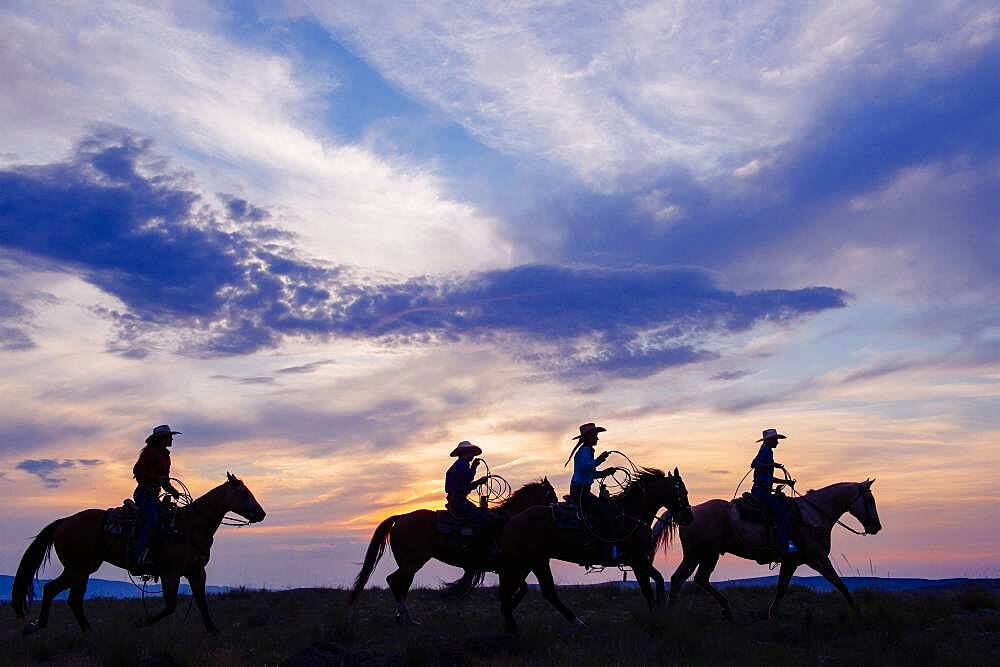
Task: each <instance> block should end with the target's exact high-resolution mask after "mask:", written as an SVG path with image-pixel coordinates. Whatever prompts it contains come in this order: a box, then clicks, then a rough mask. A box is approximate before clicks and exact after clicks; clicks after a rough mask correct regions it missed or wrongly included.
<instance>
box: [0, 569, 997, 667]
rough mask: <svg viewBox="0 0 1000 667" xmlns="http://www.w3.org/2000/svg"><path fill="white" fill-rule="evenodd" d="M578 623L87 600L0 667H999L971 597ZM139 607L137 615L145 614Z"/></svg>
mask: <svg viewBox="0 0 1000 667" xmlns="http://www.w3.org/2000/svg"><path fill="white" fill-rule="evenodd" d="M562 593H563V596H564V599H565V600H566V602H567V603H568V604H569V605H570V606H571V607H573V608H574V609H576V610H578V612H579V613H580V615H581V616H582V617H583V618H584V619H585V620H586V621H587V623H588V625H589V627H588V628H587V629H586V630H575V629H574V628H572V627H570V625H569V624H568V623H566V621H564V620H563V619H562V617H561V616H559V615H558V614H557V613H556V612H555V611H554V610H552V609H551V608H550V607H549V605H548V604H547V603H546V602H545V601H544V600H542V599H541V596H540V595H539V594H538V592H537V591H534V590H533V591H531V592H530V593H529V594H528V597H527V598H526V599H525V601H524V603H523V604H522V605H521V607H520V608H519V609H518V613H517V617H518V620H519V621H520V623H521V631H520V633H519V634H518V635H517V636H516V637H512V636H509V635H505V634H504V633H503V632H502V626H501V622H500V616H499V609H498V604H497V598H496V590H495V589H485V590H480V591H476V592H475V593H474V594H473V595H471V596H469V597H467V598H465V599H463V600H459V601H451V600H447V599H444V598H443V597H442V595H441V593H439V592H438V591H429V590H418V591H414V592H413V593H412V594H411V600H410V610H411V612H412V614H413V616H414V618H415V619H417V620H418V621H420V622H421V624H420V625H415V626H411V627H405V628H403V627H399V626H397V625H396V624H395V623H394V622H393V612H394V610H395V605H394V603H393V602H392V600H391V596H390V595H389V594H388V593H387V592H386V591H385V590H379V589H374V590H369V591H366V592H365V594H364V596H363V597H362V598H361V600H360V602H359V603H358V604H357V605H356V607H355V608H354V609H353V610H350V611H349V610H348V609H346V608H345V605H344V602H345V599H346V592H345V591H341V590H326V589H307V590H292V591H281V592H267V591H260V592H253V591H233V592H230V593H226V594H222V595H216V596H213V597H211V598H210V601H209V604H210V606H211V609H212V612H213V614H214V617H215V620H216V622H217V624H218V625H219V627H220V628H221V630H222V632H221V634H220V635H219V636H215V637H212V636H207V635H206V634H205V632H204V630H203V626H202V624H201V619H200V617H199V615H198V611H197V609H192V610H191V613H190V616H189V617H188V618H187V620H186V621H185V619H184V615H185V612H186V611H187V609H188V601H189V598H182V599H181V605H180V607H179V612H178V614H177V616H176V617H174V618H173V619H168V620H166V621H164V622H163V624H162V625H160V626H157V627H153V628H144V629H135V628H133V623H134V621H135V619H136V618H137V617H139V616H140V615H141V613H142V604H141V602H140V601H138V600H88V601H87V610H88V613H89V615H90V619H91V622H92V623H93V625H94V632H93V633H91V634H90V635H89V636H83V635H81V633H80V632H79V630H78V629H77V627H76V624H75V622H74V621H73V618H72V614H71V613H70V611H69V609H68V608H67V607H66V605H65V603H63V602H57V603H56V604H55V606H54V608H53V614H52V619H51V621H50V625H49V627H48V628H47V629H46V630H44V631H42V632H40V633H38V634H36V635H33V636H30V637H21V635H20V629H21V627H22V623H20V622H18V621H16V620H15V618H14V613H13V611H12V610H11V609H10V608H9V607H6V606H5V607H4V608H2V609H0V612H2V614H3V618H4V621H3V623H2V627H3V631H2V634H0V664H38V663H47V664H58V665H135V664H140V665H150V666H152V665H157V666H163V667H166V666H173V665H192V666H195V665H197V666H199V667H200V666H203V665H206V666H207V665H238V664H255V665H276V664H287V665H298V666H312V665H339V664H344V665H352V664H359V665H360V664H363V665H379V664H384V665H403V664H413V665H421V664H428V665H429V664H447V665H449V666H451V667H457V666H458V665H466V664H468V665H522V664H527V665H550V664H555V665H574V666H578V665H609V664H628V665H643V664H649V665H653V664H736V663H740V664H768V665H774V664H789V665H811V664H824V665H826V664H847V663H850V664H851V665H864V664H870V665H884V664H905V663H908V664H910V665H926V664H944V663H948V664H1000V641H998V640H1000V596H998V594H997V592H996V591H991V590H987V589H976V588H973V589H961V590H947V591H936V592H898V593H888V592H874V591H860V592H859V593H858V594H857V598H858V601H859V602H860V604H861V605H862V607H863V609H864V610H865V612H866V620H865V621H864V622H862V621H858V620H856V619H855V618H853V617H852V616H851V614H850V613H849V612H848V610H847V607H846V605H845V604H844V602H843V600H842V599H840V597H839V595H838V594H835V593H815V592H813V591H811V590H808V589H805V588H800V587H793V588H792V589H791V590H790V592H789V595H788V596H787V598H786V602H785V605H784V607H783V615H782V618H780V619H778V620H777V621H774V622H772V621H768V620H767V619H766V618H765V616H766V608H767V605H768V603H769V601H770V596H771V594H772V591H770V590H768V589H761V588H731V589H728V590H727V591H726V593H727V595H728V596H729V597H730V599H731V600H732V601H733V604H734V608H735V609H736V610H737V614H736V620H735V622H733V623H727V622H726V621H724V620H723V619H722V617H721V615H720V614H719V610H718V607H717V606H715V603H714V601H712V600H711V599H710V598H708V597H707V596H706V595H704V594H702V593H701V592H700V591H699V590H696V589H693V588H688V589H686V590H685V595H686V597H684V598H682V600H681V602H680V604H679V606H678V609H677V610H676V613H674V614H673V615H668V614H667V613H665V612H662V611H659V612H654V613H650V612H649V611H647V610H646V608H645V606H644V604H642V602H641V600H640V596H639V593H638V592H636V591H635V590H624V589H619V588H616V587H613V586H591V587H584V588H564V589H562ZM158 603H159V601H158V600H154V601H152V602H150V603H148V604H150V606H152V605H158Z"/></svg>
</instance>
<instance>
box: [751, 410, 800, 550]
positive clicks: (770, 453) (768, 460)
mask: <svg viewBox="0 0 1000 667" xmlns="http://www.w3.org/2000/svg"><path fill="white" fill-rule="evenodd" d="M761 435H762V436H763V437H761V439H760V440H758V441H757V442H760V443H763V444H761V446H760V451H758V452H757V456H755V457H754V460H753V462H752V463H751V464H750V467H751V468H753V487H752V488H751V489H750V493H751V494H752V495H753V497H754V498H756V499H757V500H759V501H760V502H761V503H763V505H764V506H765V507H767V508H768V510H770V512H771V514H772V516H774V520H775V522H776V523H777V528H778V530H777V533H778V534H777V542H778V550H779V551H780V552H781V553H783V554H784V553H795V552H796V551H798V549H797V548H796V547H795V543H794V542H792V541H791V540H790V539H789V538H788V510H786V509H785V504H784V503H783V502H782V499H781V498H779V497H778V496H777V495H775V494H774V493H772V492H771V486H772V485H773V484H774V469H775V468H780V469H781V470H784V469H785V466H783V465H781V464H780V463H775V461H774V448H775V447H777V446H778V440H784V439H785V436H783V435H781V434H780V433H778V431H777V430H776V429H773V428H768V429H764V431H763V433H762V434H761ZM782 483H783V484H788V485H789V486H794V484H795V481H794V480H786V481H784V482H782Z"/></svg>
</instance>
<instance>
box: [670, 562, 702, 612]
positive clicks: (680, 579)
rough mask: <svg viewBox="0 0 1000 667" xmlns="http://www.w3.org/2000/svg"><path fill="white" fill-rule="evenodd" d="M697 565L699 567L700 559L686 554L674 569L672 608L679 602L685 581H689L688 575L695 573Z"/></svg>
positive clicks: (671, 587)
mask: <svg viewBox="0 0 1000 667" xmlns="http://www.w3.org/2000/svg"><path fill="white" fill-rule="evenodd" d="M696 567H698V561H697V560H695V559H693V558H689V557H688V556H686V555H685V556H684V559H683V560H682V561H681V564H680V565H678V566H677V569H676V570H675V571H674V573H673V575H671V577H670V601H669V607H670V608H671V609H673V608H674V605H675V604H677V598H678V597H679V596H680V594H681V588H682V587H683V586H684V582H685V581H687V580H688V577H690V576H691V575H692V574H693V573H694V570H695V568H696Z"/></svg>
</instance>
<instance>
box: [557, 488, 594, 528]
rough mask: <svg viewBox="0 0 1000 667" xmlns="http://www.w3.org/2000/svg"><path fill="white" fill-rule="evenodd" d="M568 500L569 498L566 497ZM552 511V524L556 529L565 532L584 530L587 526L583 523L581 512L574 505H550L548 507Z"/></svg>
mask: <svg viewBox="0 0 1000 667" xmlns="http://www.w3.org/2000/svg"><path fill="white" fill-rule="evenodd" d="M566 497H567V498H569V496H566ZM549 509H550V510H551V511H552V523H554V524H555V526H556V528H564V529H566V530H585V529H586V528H587V526H586V525H585V524H584V523H583V510H581V509H580V507H579V506H577V505H576V503H571V502H568V501H567V502H564V503H552V504H551V505H549Z"/></svg>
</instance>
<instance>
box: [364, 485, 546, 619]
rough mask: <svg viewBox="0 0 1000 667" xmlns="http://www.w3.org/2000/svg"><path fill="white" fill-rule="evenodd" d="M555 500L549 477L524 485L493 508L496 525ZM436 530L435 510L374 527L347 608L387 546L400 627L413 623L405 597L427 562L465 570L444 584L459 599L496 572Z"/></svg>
mask: <svg viewBox="0 0 1000 667" xmlns="http://www.w3.org/2000/svg"><path fill="white" fill-rule="evenodd" d="M554 502H556V491H555V489H553V488H552V485H551V484H550V483H549V480H548V478H547V477H544V478H542V479H541V480H539V481H537V482H531V483H529V484H525V485H524V486H523V487H521V488H520V489H518V490H517V491H515V492H514V493H513V495H511V496H510V498H508V499H507V500H505V501H504V502H503V503H502V504H501V505H500V506H499V507H498V508H497V510H496V512H497V516H498V518H499V520H500V521H507V520H508V519H509V518H510V517H512V516H514V515H516V514H518V513H519V512H521V511H522V510H525V509H527V508H529V507H532V506H535V505H548V504H549V503H554ZM441 538H442V536H440V535H439V534H438V531H437V516H436V512H435V511H434V510H427V509H420V510H414V511H413V512H409V513H407V514H394V515H393V516H390V517H389V518H387V519H385V520H384V521H383V522H382V523H380V524H379V525H378V527H377V528H376V529H375V532H374V533H373V534H372V539H371V542H370V543H369V544H368V551H367V552H366V553H365V562H364V564H363V565H362V566H361V571H360V572H358V576H357V577H356V578H355V580H354V587H353V588H352V589H351V592H350V595H349V596H348V600H347V604H348V606H350V605H353V604H354V602H355V601H356V600H357V599H358V596H359V595H361V591H362V590H364V587H365V584H367V583H368V579H369V578H370V577H371V574H372V571H373V570H374V569H375V566H376V565H377V564H378V562H379V560H380V559H381V558H382V554H383V553H384V552H385V545H386V544H387V543H388V544H389V545H390V546H391V549H392V555H393V558H395V559H396V566H397V569H396V570H395V571H394V572H392V573H390V574H389V576H387V577H386V578H385V580H386V582H387V583H388V584H389V589H390V590H391V591H392V595H393V597H394V598H395V599H396V605H397V609H396V622H397V623H399V624H400V625H407V624H410V623H412V622H413V621H412V619H411V618H410V612H409V610H408V609H407V607H406V594H407V592H408V591H409V590H410V585H411V584H412V583H413V577H414V576H415V575H416V574H417V571H419V570H420V568H422V567H423V566H424V565H425V564H426V563H427V561H429V560H430V559H431V558H436V559H437V560H439V561H442V562H444V563H448V564H449V565H454V566H456V567H460V568H462V569H463V570H465V573H464V574H463V575H462V577H461V578H460V579H458V580H456V581H453V582H451V583H449V584H446V588H447V590H448V591H449V593H451V594H454V595H463V594H465V593H468V592H469V591H471V590H472V589H473V588H475V587H476V586H478V585H479V584H480V583H482V580H483V577H485V576H486V572H488V571H494V568H495V565H493V564H491V563H488V562H486V560H487V558H486V556H485V554H482V553H479V552H477V551H476V550H474V549H472V550H470V549H460V548H456V547H455V546H454V545H453V544H452V543H451V542H449V541H446V540H443V539H441Z"/></svg>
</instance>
